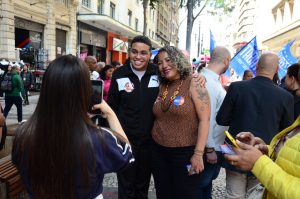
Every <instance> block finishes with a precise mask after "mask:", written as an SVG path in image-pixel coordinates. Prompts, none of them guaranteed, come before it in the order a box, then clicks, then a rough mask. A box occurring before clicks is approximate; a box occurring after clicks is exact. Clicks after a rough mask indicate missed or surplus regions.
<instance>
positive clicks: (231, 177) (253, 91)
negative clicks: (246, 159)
mask: <svg viewBox="0 0 300 199" xmlns="http://www.w3.org/2000/svg"><path fill="white" fill-rule="evenodd" d="M278 67H279V58H278V56H277V55H276V54H274V53H271V52H268V53H265V54H263V55H261V57H260V58H259V61H258V64H257V68H256V77H255V78H253V79H251V80H247V81H240V82H234V83H232V84H231V85H230V87H229V89H228V92H227V95H226V96H225V99H224V101H223V103H222V105H221V107H220V109H219V112H218V114H217V117H216V120H217V123H218V124H219V125H223V126H229V132H230V133H231V134H232V135H233V136H236V135H237V134H238V133H240V132H242V131H249V132H252V133H253V134H254V135H255V136H258V137H261V138H262V139H263V140H264V141H265V142H266V143H270V141H271V139H272V137H273V136H274V135H275V134H276V132H279V131H281V130H282V129H284V128H286V127H288V126H289V125H290V124H292V122H293V118H294V115H293V114H294V107H293V104H294V102H293V96H292V95H291V94H289V93H288V92H287V91H285V90H284V89H282V88H280V87H278V86H277V85H275V84H274V83H273V81H272V79H273V77H274V75H275V74H276V73H277V71H278ZM257 183H258V181H257V180H256V179H254V177H253V176H251V175H250V176H249V175H247V174H243V173H240V172H236V170H235V169H234V168H232V167H230V166H229V167H228V169H226V190H227V198H245V196H246V194H247V191H251V188H252V187H253V186H255V184H257Z"/></svg>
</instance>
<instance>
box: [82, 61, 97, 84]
mask: <svg viewBox="0 0 300 199" xmlns="http://www.w3.org/2000/svg"><path fill="white" fill-rule="evenodd" d="M84 62H85V63H86V65H87V66H88V67H89V69H90V75H91V80H97V79H99V73H98V72H97V71H96V69H97V59H96V57H94V56H87V57H86V58H85V59H84Z"/></svg>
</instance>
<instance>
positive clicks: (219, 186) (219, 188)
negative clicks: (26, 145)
mask: <svg viewBox="0 0 300 199" xmlns="http://www.w3.org/2000/svg"><path fill="white" fill-rule="evenodd" d="M38 98H39V93H31V95H30V96H29V103H30V104H29V105H26V106H23V119H24V120H27V119H28V118H29V117H30V116H31V115H32V113H33V112H34V110H35V107H36V104H37V101H38ZM0 102H1V104H2V107H3V108H4V106H5V103H4V100H3V99H0ZM6 123H7V126H8V128H9V129H10V131H11V132H13V130H14V129H15V128H16V127H17V125H18V121H17V109H16V107H15V106H13V107H12V108H11V110H10V112H9V114H8V116H7V118H6ZM12 139H13V136H8V137H7V142H6V148H5V151H1V153H0V158H1V157H4V156H5V155H8V154H9V153H10V150H11V143H12ZM103 186H104V191H103V196H104V199H117V198H118V183H117V177H116V174H114V173H110V174H106V175H105V177H104V180H103ZM224 196H225V172H224V169H221V172H220V174H219V176H218V178H217V179H216V180H214V182H213V197H212V198H213V199H223V198H225V197H224ZM149 199H156V196H155V188H154V182H153V179H152V180H151V183H150V188H149Z"/></svg>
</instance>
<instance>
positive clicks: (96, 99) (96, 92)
mask: <svg viewBox="0 0 300 199" xmlns="http://www.w3.org/2000/svg"><path fill="white" fill-rule="evenodd" d="M91 83H92V96H91V100H90V107H89V112H90V113H92V114H100V113H101V111H100V110H99V109H96V110H93V109H92V107H93V106H94V105H95V104H100V103H101V102H102V100H103V86H104V82H103V81H102V80H91Z"/></svg>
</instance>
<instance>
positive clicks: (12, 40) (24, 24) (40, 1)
mask: <svg viewBox="0 0 300 199" xmlns="http://www.w3.org/2000/svg"><path fill="white" fill-rule="evenodd" d="M78 4H79V1H78V0H36V1H33V0H22V1H20V0H1V1H0V11H1V12H0V32H1V34H0V41H1V42H0V58H7V59H9V60H12V61H18V60H24V61H25V62H33V63H36V64H37V67H38V68H41V69H44V68H45V67H46V66H47V64H48V62H49V61H51V60H53V59H55V58H56V57H58V56H60V55H63V54H74V55H75V54H76V42H77V39H76V38H77V31H76V12H77V6H78Z"/></svg>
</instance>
